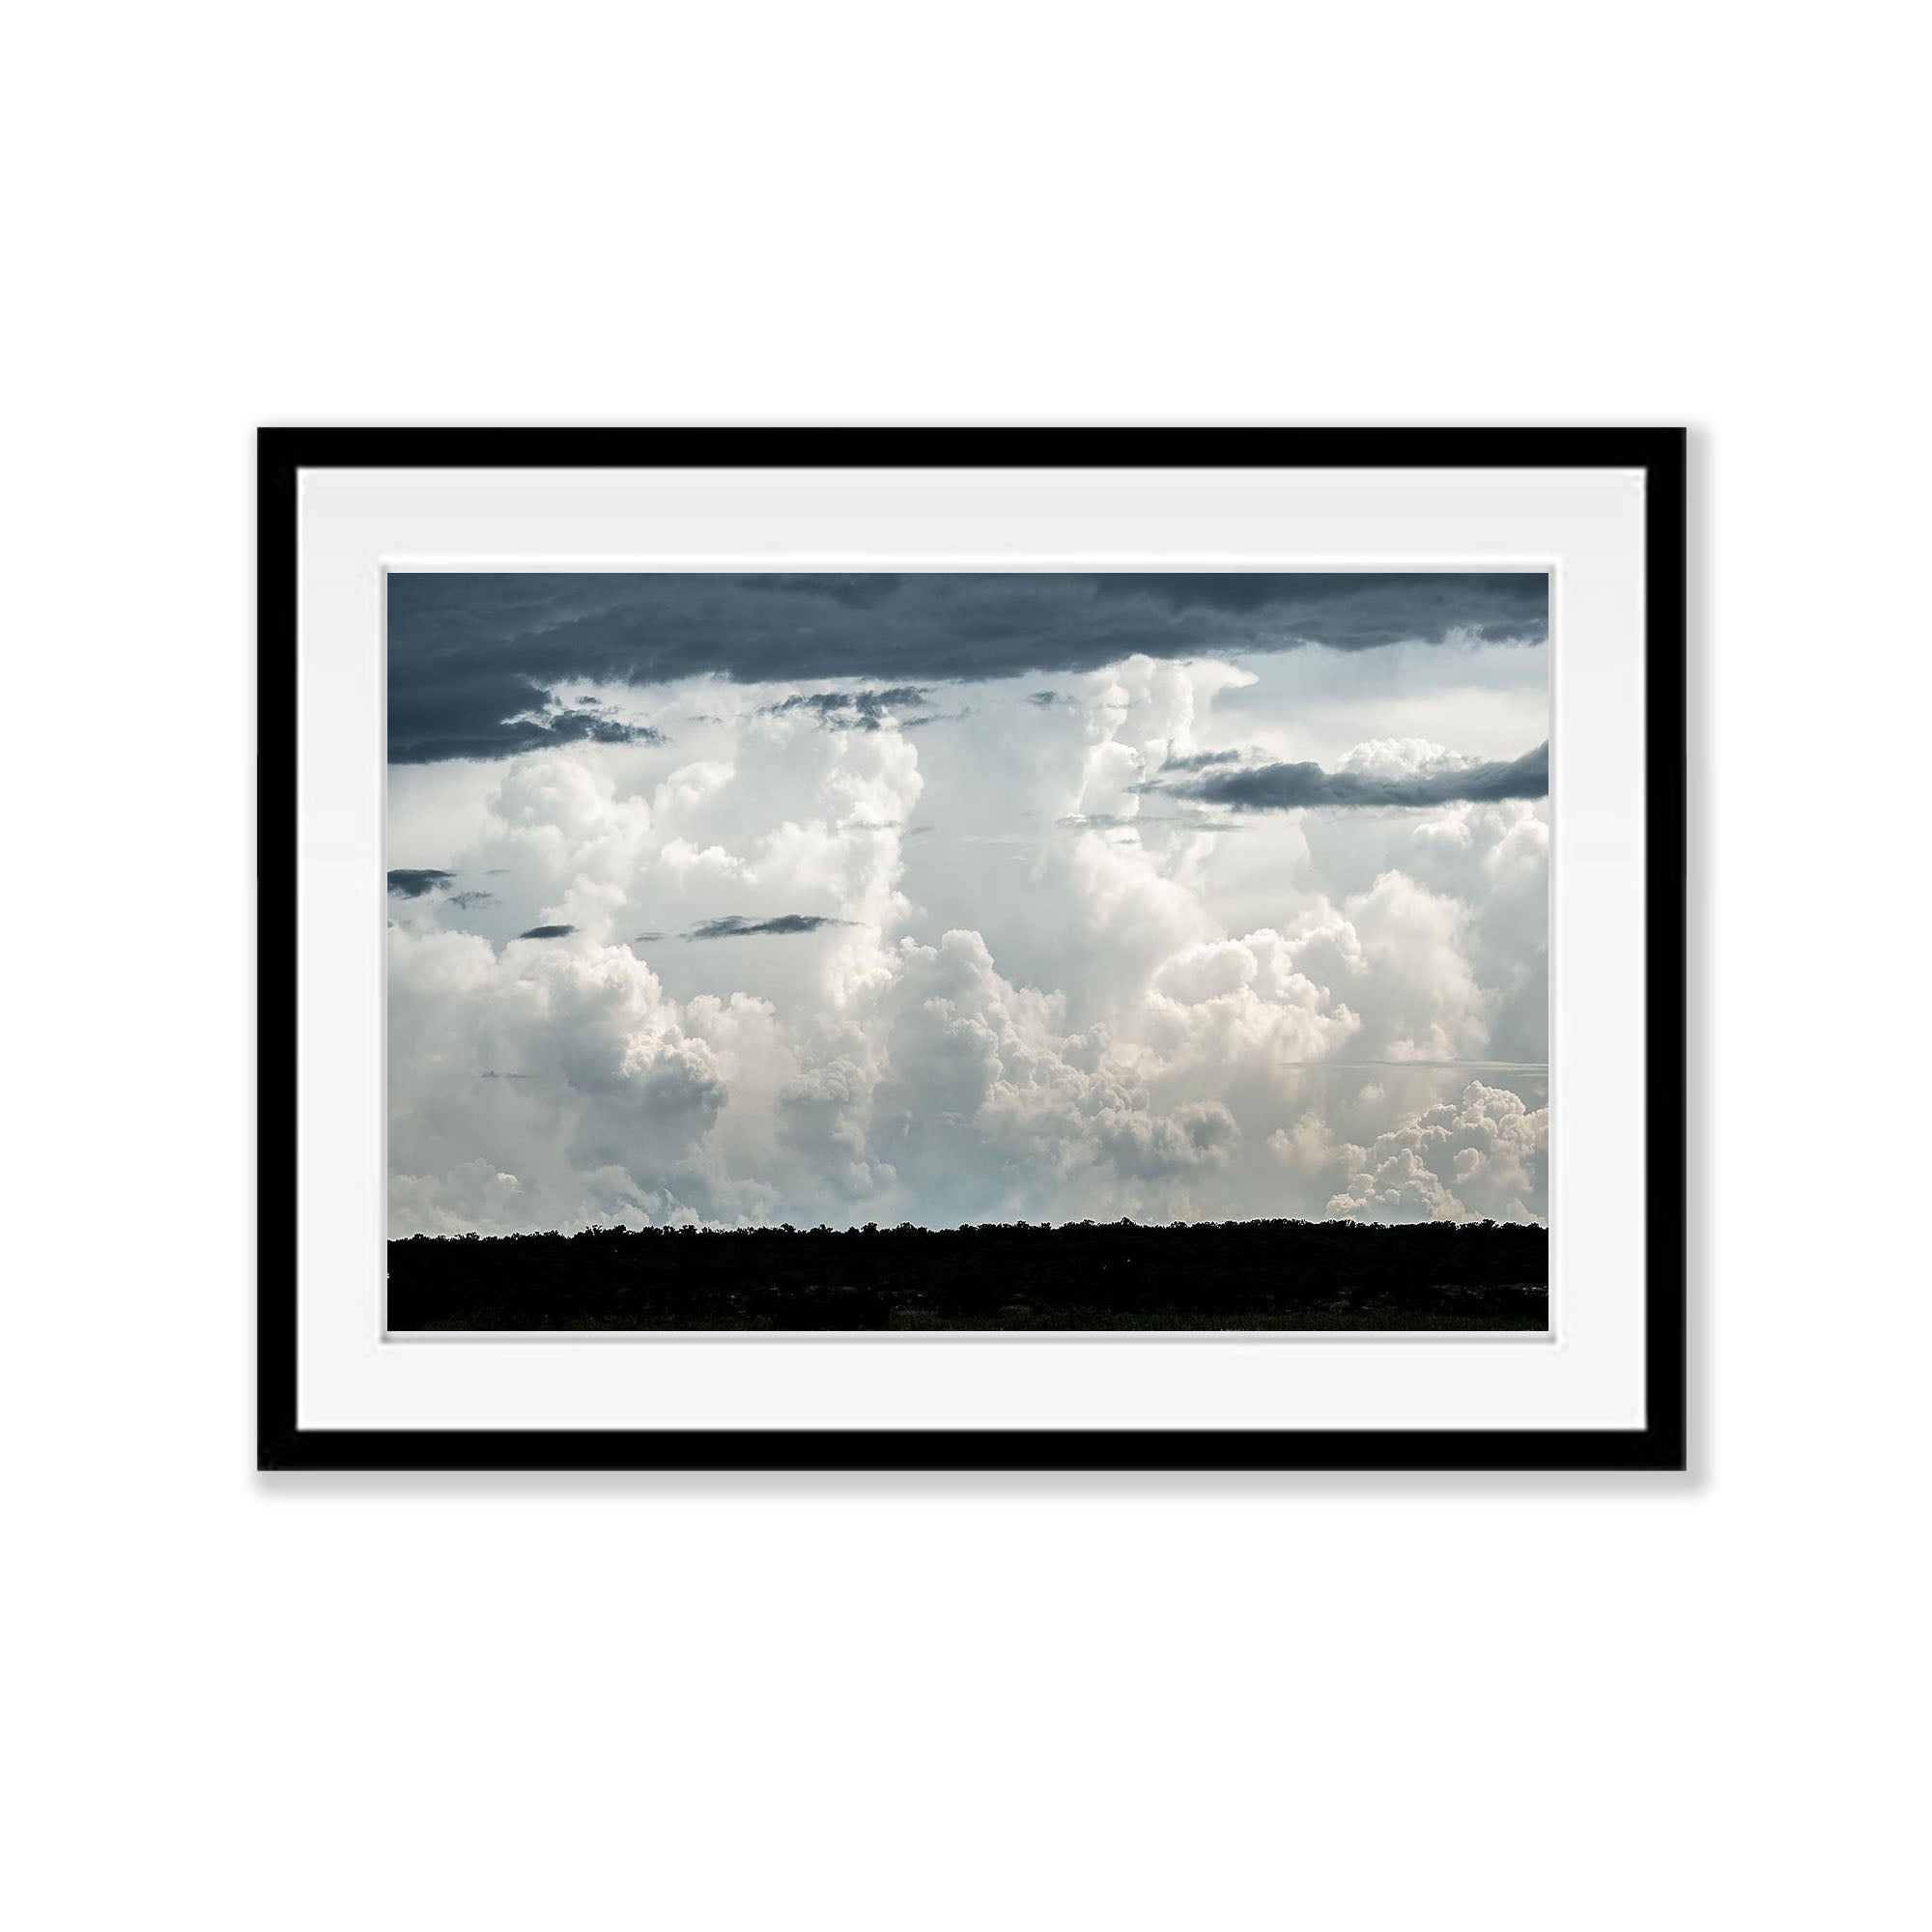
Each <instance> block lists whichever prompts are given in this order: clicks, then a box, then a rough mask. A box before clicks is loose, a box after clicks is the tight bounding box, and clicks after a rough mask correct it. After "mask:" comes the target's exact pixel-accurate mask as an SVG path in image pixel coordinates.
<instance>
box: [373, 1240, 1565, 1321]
mask: <svg viewBox="0 0 1932 1932" xmlns="http://www.w3.org/2000/svg"><path fill="white" fill-rule="evenodd" d="M1548 1279H1549V1236H1548V1230H1547V1229H1543V1228H1537V1227H1522V1226H1516V1225H1504V1224H1499V1223H1496V1222H1493V1221H1480V1222H1463V1223H1452V1222H1444V1221H1432V1222H1423V1223H1420V1224H1412V1225H1406V1226H1399V1227H1397V1226H1385V1225H1380V1224H1375V1223H1361V1222H1353V1221H1224V1222H1215V1223H1208V1224H1199V1223H1197V1224H1195V1225H1192V1226H1179V1225H1177V1226H1172V1227H1139V1226H1137V1225H1135V1224H1134V1223H1133V1222H1131V1221H1117V1222H1111V1223H1095V1222H1091V1221H1081V1222H1076V1223H1072V1224H1069V1225H1065V1226H1062V1227H1037V1226H1029V1225H1028V1224H1027V1223H1026V1222H1024V1221H1022V1222H1019V1223H1016V1224H1012V1225H1000V1226H986V1227H977V1228H957V1229H925V1228H915V1227H912V1226H910V1225H903V1226H900V1227H897V1228H878V1227H874V1226H869V1225H868V1226H867V1227H864V1228H853V1229H834V1228H810V1229H799V1228H793V1227H790V1226H784V1227H778V1228H746V1229H730V1230H720V1231H712V1230H704V1231H700V1230H696V1229H690V1228H651V1229H641V1230H639V1229H624V1228H596V1229H590V1230H588V1231H586V1232H584V1233H582V1234H577V1235H556V1234H548V1235H506V1236H493V1237H488V1238H485V1237H481V1236H475V1235H465V1236H456V1237H453V1238H440V1237H432V1236H421V1235H418V1236H412V1237H411V1238H410V1239H408V1240H403V1241H391V1242H390V1243H389V1302H388V1321H389V1326H390V1328H391V1329H396V1330H410V1329H438V1328H440V1329H473V1328H510V1329H514V1328H634V1329H635V1328H658V1329H675V1328H809V1329H864V1328H902V1329H918V1328H1000V1329H1013V1328H1256V1327H1262V1328H1284V1327H1288V1328H1293V1327H1318V1328H1411V1327H1412V1328H1542V1327H1544V1326H1546V1325H1547V1320H1548Z"/></svg>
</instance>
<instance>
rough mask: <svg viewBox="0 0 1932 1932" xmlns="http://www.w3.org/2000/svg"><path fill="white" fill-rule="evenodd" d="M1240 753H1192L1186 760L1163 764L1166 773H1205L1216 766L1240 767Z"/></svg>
mask: <svg viewBox="0 0 1932 1932" xmlns="http://www.w3.org/2000/svg"><path fill="white" fill-rule="evenodd" d="M1240 762H1241V753H1239V752H1190V753H1188V754H1187V756H1186V757H1184V758H1167V759H1164V760H1163V761H1162V763H1161V770H1162V771H1164V772H1205V771H1207V770H1208V769H1209V768H1210V767H1212V766H1214V765H1238V764H1239V763H1240Z"/></svg>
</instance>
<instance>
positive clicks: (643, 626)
mask: <svg viewBox="0 0 1932 1932" xmlns="http://www.w3.org/2000/svg"><path fill="white" fill-rule="evenodd" d="M388 598H389V612H388V615H389V627H388V628H389V757H390V761H391V762H392V763H396V764H411V763H426V762H431V761H435V760H439V759H445V758H500V757H508V756H511V755H515V754H518V753H525V752H529V751H535V750H539V749H542V748H545V747H550V746H555V745H561V744H568V743H573V742H589V743H606V744H609V743H628V742H636V741H638V740H640V739H641V740H645V741H652V740H654V739H655V737H656V734H655V733H652V732H650V731H649V730H648V729H647V728H645V727H640V726H636V725H623V724H620V723H618V722H617V721H615V720H614V719H611V718H609V717H607V716H604V715H601V714H600V713H598V712H597V711H595V710H592V709H582V708H578V709H564V710H561V711H558V712H555V713H553V714H550V715H548V716H545V715H544V713H543V706H544V702H545V696H546V694H548V693H550V692H553V691H555V690H558V689H559V688H561V687H564V686H566V685H572V686H575V685H577V684H579V683H580V682H582V683H591V684H598V683H602V684H631V685H648V684H662V683H667V682H669V681H672V680H675V679H679V678H687V677H696V676H703V675H715V676H722V677H726V678H729V679H731V680H733V681H734V682H738V683H787V682H800V681H812V680H818V679H825V678H846V677H850V678H877V679H887V680H893V681H894V684H893V688H890V689H888V690H887V691H884V692H880V693H874V694H862V696H872V697H874V699H875V700H876V701H875V704H874V706H873V708H872V711H871V712H870V714H867V709H866V707H865V706H864V705H863V704H857V703H854V704H853V705H851V706H850V707H849V708H848V707H844V706H839V705H821V706H820V707H819V708H820V709H821V714H822V715H825V716H827V717H828V718H830V719H834V720H837V719H838V717H839V715H840V713H841V712H843V711H849V722H851V723H854V724H858V725H861V727H862V728H863V725H864V724H865V723H866V722H867V719H868V715H869V717H870V718H871V719H873V720H875V719H876V716H877V712H878V710H879V709H881V708H883V706H884V704H885V702H886V701H887V700H888V699H889V698H893V697H895V696H897V694H898V692H899V691H909V690H911V689H912V688H913V687H912V686H911V685H910V683H909V681H910V680H912V679H918V680H921V681H922V682H923V683H928V684H929V683H934V682H959V681H964V680H969V679H983V678H998V677H1009V676H1018V675H1022V674H1024V673H1028V672H1043V673H1049V674H1050V673H1053V672H1062V671H1065V672H1075V671H1089V670H1094V669H1097V668H1100V667H1101V666H1103V665H1108V664H1115V663H1118V662H1120V661H1121V660H1122V659H1123V658H1127V657H1132V656H1134V655H1136V654H1142V655H1146V656H1148V657H1153V658H1164V659H1171V658H1186V657H1198V656H1205V655H1210V654H1221V655H1228V654H1243V653H1251V652H1257V651H1278V650H1291V649H1295V648H1298V647H1302V646H1306V645H1311V644H1313V645H1323V646H1326V647H1327V648H1329V649H1331V650H1340V651H1355V650H1369V649H1373V648H1376V647H1377V646H1379V645H1384V644H1393V643H1400V642H1405V641H1409V640H1420V641H1423V642H1431V643H1441V642H1444V641H1447V640H1449V639H1457V638H1466V639H1472V640H1477V641H1486V642H1496V641H1515V640H1520V641H1524V642H1539V641H1541V640H1543V639H1545V638H1546V637H1547V636H1548V579H1547V577H1546V576H1544V575H1543V574H1542V573H1540V572H1536V573H1504V574H1476V573H1456V574H1427V573H1412V572H1411V573H1378V574H1369V575H1353V574H1341V573H1323V574H1298V575H1297V574H1276V573H1249V574H1243V575H1238V576H1230V575H1218V574H1179V575H1166V576H1149V575H1119V574H1097V575H1078V576H1076V575H1064V574H1055V575H1039V576H1024V577H1012V576H992V575H934V576H905V577H895V576H887V575H879V576H858V577H854V576H832V575H826V576H809V577H801V576H784V575H772V576H752V577H727V576H721V575H712V574H707V575H703V576H689V575H655V574H653V575H622V576H607V575H581V576H526V575H514V576H512V575H498V574H490V575H475V574H467V573H451V574H417V573H406V572H399V573H395V574H392V575H391V577H390V578H389V583H388ZM1042 696H1044V695H1043V694H1042ZM575 701H576V703H577V704H578V705H580V706H581V705H582V699H581V698H579V699H577V700H575ZM801 701H802V702H807V703H817V701H818V700H817V698H816V697H815V696H814V697H812V698H807V699H804V700H801ZM914 701H916V700H914Z"/></svg>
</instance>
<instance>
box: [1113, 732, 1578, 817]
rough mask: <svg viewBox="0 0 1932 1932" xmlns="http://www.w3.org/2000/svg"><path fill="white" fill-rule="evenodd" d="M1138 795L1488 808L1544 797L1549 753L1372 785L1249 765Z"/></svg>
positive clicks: (1305, 767)
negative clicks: (1155, 793)
mask: <svg viewBox="0 0 1932 1932" xmlns="http://www.w3.org/2000/svg"><path fill="white" fill-rule="evenodd" d="M1182 762H1183V763H1184V764H1185V763H1193V764H1199V763H1202V762H1204V761H1203V760H1199V759H1194V760H1185V761H1182ZM1146 788H1147V789H1149V790H1161V791H1172V792H1175V793H1177V794H1178V795H1179V796H1180V797H1182V798H1194V799H1199V800H1201V801H1202V802H1203V803H1204V804H1208V805H1230V806H1235V807H1236V808H1238V809H1240V810H1249V811H1287V810H1293V808H1295V807H1297V806H1321V805H1340V806H1353V805H1395V806H1435V805H1461V804H1475V805H1493V804H1496V803H1499V802H1500V801H1501V800H1504V799H1512V798H1547V797H1548V795H1549V746H1548V743H1547V742H1546V743H1544V744H1541V745H1539V746H1538V747H1537V748H1536V750H1535V751H1533V752H1525V753H1523V755H1522V756H1521V757H1520V758H1511V759H1509V760H1508V761H1506V762H1497V763H1492V764H1478V765H1466V766H1464V767H1463V768H1462V769H1461V770H1444V771H1427V772H1408V773H1404V774H1401V775H1399V776H1388V777H1378V776H1376V775H1374V774H1371V773H1368V772H1355V771H1334V772H1329V771H1323V770H1322V768H1321V766H1320V765H1311V764H1287V765H1249V766H1246V767H1245V768H1243V769H1242V770H1239V771H1217V772H1212V773H1209V774H1208V776H1207V777H1205V778H1200V779H1195V780H1193V781H1190V782H1188V783H1185V784H1179V785H1163V784H1160V783H1158V782H1156V783H1154V784H1152V785H1150V786H1148V787H1146Z"/></svg>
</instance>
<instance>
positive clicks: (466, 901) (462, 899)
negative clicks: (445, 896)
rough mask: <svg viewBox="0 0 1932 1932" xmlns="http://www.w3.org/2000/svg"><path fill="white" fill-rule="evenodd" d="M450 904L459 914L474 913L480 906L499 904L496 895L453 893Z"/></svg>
mask: <svg viewBox="0 0 1932 1932" xmlns="http://www.w3.org/2000/svg"><path fill="white" fill-rule="evenodd" d="M449 902H450V904H451V905H453V906H455V907H456V908H457V910H458V911H459V912H473V911H475V909H476V908H477V907H478V906H493V905H495V904H496V903H497V895H496V894H495V893H451V894H450V895H449Z"/></svg>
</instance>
